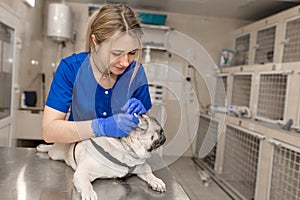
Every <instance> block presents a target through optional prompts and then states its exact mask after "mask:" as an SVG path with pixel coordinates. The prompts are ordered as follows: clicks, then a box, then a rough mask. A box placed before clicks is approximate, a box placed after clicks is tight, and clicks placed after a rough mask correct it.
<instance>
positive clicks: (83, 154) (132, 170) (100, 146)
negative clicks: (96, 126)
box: [37, 115, 166, 200]
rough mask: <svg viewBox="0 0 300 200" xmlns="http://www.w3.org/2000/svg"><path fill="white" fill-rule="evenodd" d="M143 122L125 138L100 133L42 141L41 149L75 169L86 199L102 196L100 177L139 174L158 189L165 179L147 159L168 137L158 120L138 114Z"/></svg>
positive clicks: (77, 185) (161, 189) (77, 183)
mask: <svg viewBox="0 0 300 200" xmlns="http://www.w3.org/2000/svg"><path fill="white" fill-rule="evenodd" d="M138 118H139V124H138V126H137V127H136V128H134V129H133V130H132V131H131V132H130V134H129V135H128V136H126V137H122V138H112V137H96V138H91V139H88V140H84V141H81V142H77V143H72V144H58V143H55V144H53V145H47V144H40V145H39V146H37V151H38V152H47V153H48V155H49V157H50V158H51V159H53V160H63V161H65V163H66V164H67V165H69V166H71V167H72V168H73V169H74V170H75V172H74V176H73V183H74V186H75V188H76V189H77V191H78V192H79V193H80V194H81V198H82V199H84V200H96V199H98V197H97V194H96V192H95V191H94V189H93V186H92V184H91V182H93V181H94V180H95V179H98V178H123V177H125V176H126V175H128V174H136V175H137V176H138V177H139V178H141V179H142V180H144V181H146V182H147V183H148V184H149V186H150V187H151V188H152V189H153V190H155V191H158V192H165V191H166V185H165V183H164V182H163V181H162V180H161V179H159V178H157V177H156V176H154V174H153V173H152V170H151V167H150V165H149V164H147V162H146V160H147V159H148V158H150V156H151V151H153V150H154V149H157V148H158V147H160V146H162V145H163V144H164V143H165V141H166V137H165V135H164V131H163V129H162V127H161V125H160V124H159V123H158V121H157V120H156V119H155V118H153V117H149V116H147V115H138Z"/></svg>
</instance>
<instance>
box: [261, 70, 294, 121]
mask: <svg viewBox="0 0 300 200" xmlns="http://www.w3.org/2000/svg"><path fill="white" fill-rule="evenodd" d="M289 74H290V72H280V71H278V72H269V73H268V72H266V73H261V74H260V77H259V90H258V101H257V110H256V118H258V119H261V120H264V121H270V122H274V121H277V120H279V121H284V120H285V109H286V101H287V89H288V80H289Z"/></svg>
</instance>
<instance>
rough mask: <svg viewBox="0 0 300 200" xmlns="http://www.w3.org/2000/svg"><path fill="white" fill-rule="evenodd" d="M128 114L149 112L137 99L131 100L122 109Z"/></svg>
mask: <svg viewBox="0 0 300 200" xmlns="http://www.w3.org/2000/svg"><path fill="white" fill-rule="evenodd" d="M121 110H122V111H124V112H125V113H127V114H134V113H135V114H139V115H140V114H145V113H146V112H147V111H146V109H145V107H144V105H143V104H142V102H141V101H140V100H138V99H136V98H131V99H129V100H128V101H127V103H126V104H125V105H124V106H123V107H122V108H121Z"/></svg>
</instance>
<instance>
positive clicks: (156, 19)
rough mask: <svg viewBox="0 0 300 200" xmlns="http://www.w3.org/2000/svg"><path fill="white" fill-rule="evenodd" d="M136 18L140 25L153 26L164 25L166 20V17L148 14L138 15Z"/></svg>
mask: <svg viewBox="0 0 300 200" xmlns="http://www.w3.org/2000/svg"><path fill="white" fill-rule="evenodd" d="M137 16H138V18H139V19H140V20H141V23H142V24H155V25H164V24H165V21H166V18H167V15H161V14H150V13H138V14H137Z"/></svg>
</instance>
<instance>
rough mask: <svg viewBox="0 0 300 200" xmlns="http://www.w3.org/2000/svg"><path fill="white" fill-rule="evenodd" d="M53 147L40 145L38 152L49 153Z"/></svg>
mask: <svg viewBox="0 0 300 200" xmlns="http://www.w3.org/2000/svg"><path fill="white" fill-rule="evenodd" d="M52 146H53V145H52V144H39V145H38V146H37V147H36V150H37V151H38V152H43V153H47V152H48V151H49V150H50V149H51V147H52Z"/></svg>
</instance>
